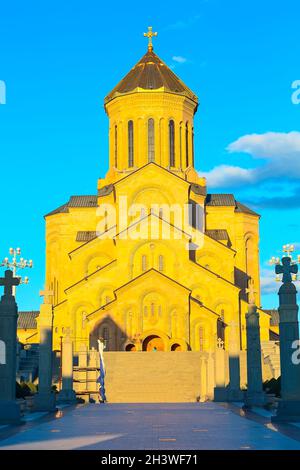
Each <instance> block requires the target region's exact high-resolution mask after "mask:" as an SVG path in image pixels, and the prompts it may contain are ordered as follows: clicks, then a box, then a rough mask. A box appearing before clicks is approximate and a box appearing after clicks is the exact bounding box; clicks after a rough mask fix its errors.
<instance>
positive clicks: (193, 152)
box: [192, 128, 195, 166]
mask: <svg viewBox="0 0 300 470" xmlns="http://www.w3.org/2000/svg"><path fill="white" fill-rule="evenodd" d="M194 146H195V144H194V128H193V129H192V165H193V166H194V165H195V162H194V160H195V149H194Z"/></svg>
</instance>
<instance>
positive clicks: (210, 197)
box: [205, 194, 259, 217]
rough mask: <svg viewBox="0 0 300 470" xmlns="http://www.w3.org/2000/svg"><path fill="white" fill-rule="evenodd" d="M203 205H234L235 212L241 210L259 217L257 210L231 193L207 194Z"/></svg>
mask: <svg viewBox="0 0 300 470" xmlns="http://www.w3.org/2000/svg"><path fill="white" fill-rule="evenodd" d="M205 205H206V206H213V207H218V206H219V207H234V211H235V212H242V213H245V214H250V215H255V216H257V217H259V214H257V212H255V211H253V210H252V209H250V208H249V207H247V206H245V205H244V204H242V203H240V202H239V201H237V200H236V199H235V197H234V195H233V194H207V196H206V199H205Z"/></svg>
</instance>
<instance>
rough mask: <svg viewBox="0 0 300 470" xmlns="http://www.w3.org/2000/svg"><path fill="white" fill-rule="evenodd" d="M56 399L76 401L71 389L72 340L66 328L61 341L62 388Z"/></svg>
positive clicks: (65, 401)
mask: <svg viewBox="0 0 300 470" xmlns="http://www.w3.org/2000/svg"><path fill="white" fill-rule="evenodd" d="M58 401H59V402H64V403H76V393H75V392H74V390H73V341H72V339H71V336H70V331H69V329H68V331H67V334H66V336H65V337H64V338H63V341H62V389H61V391H60V392H59V394H58Z"/></svg>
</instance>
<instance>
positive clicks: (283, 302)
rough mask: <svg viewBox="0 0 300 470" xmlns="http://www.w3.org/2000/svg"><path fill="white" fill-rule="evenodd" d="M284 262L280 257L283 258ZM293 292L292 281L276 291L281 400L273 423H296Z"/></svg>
mask: <svg viewBox="0 0 300 470" xmlns="http://www.w3.org/2000/svg"><path fill="white" fill-rule="evenodd" d="M283 260H284V258H283ZM296 294H297V290H296V287H295V285H294V284H293V283H292V282H284V283H283V284H282V286H281V287H280V289H279V309H278V312H279V339H280V365H281V401H280V402H279V406H278V410H277V415H276V416H274V417H273V418H272V421H274V422H293V421H294V422H300V361H299V353H298V354H297V350H298V351H299V345H300V343H299V323H298V305H297V299H296Z"/></svg>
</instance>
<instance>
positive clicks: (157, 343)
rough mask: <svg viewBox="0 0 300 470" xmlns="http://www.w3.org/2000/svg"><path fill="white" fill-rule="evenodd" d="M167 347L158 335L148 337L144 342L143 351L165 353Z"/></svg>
mask: <svg viewBox="0 0 300 470" xmlns="http://www.w3.org/2000/svg"><path fill="white" fill-rule="evenodd" d="M164 350H165V345H164V342H163V340H162V339H161V338H160V337H159V336H156V335H151V336H147V338H145V339H144V341H143V351H148V352H151V351H164Z"/></svg>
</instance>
